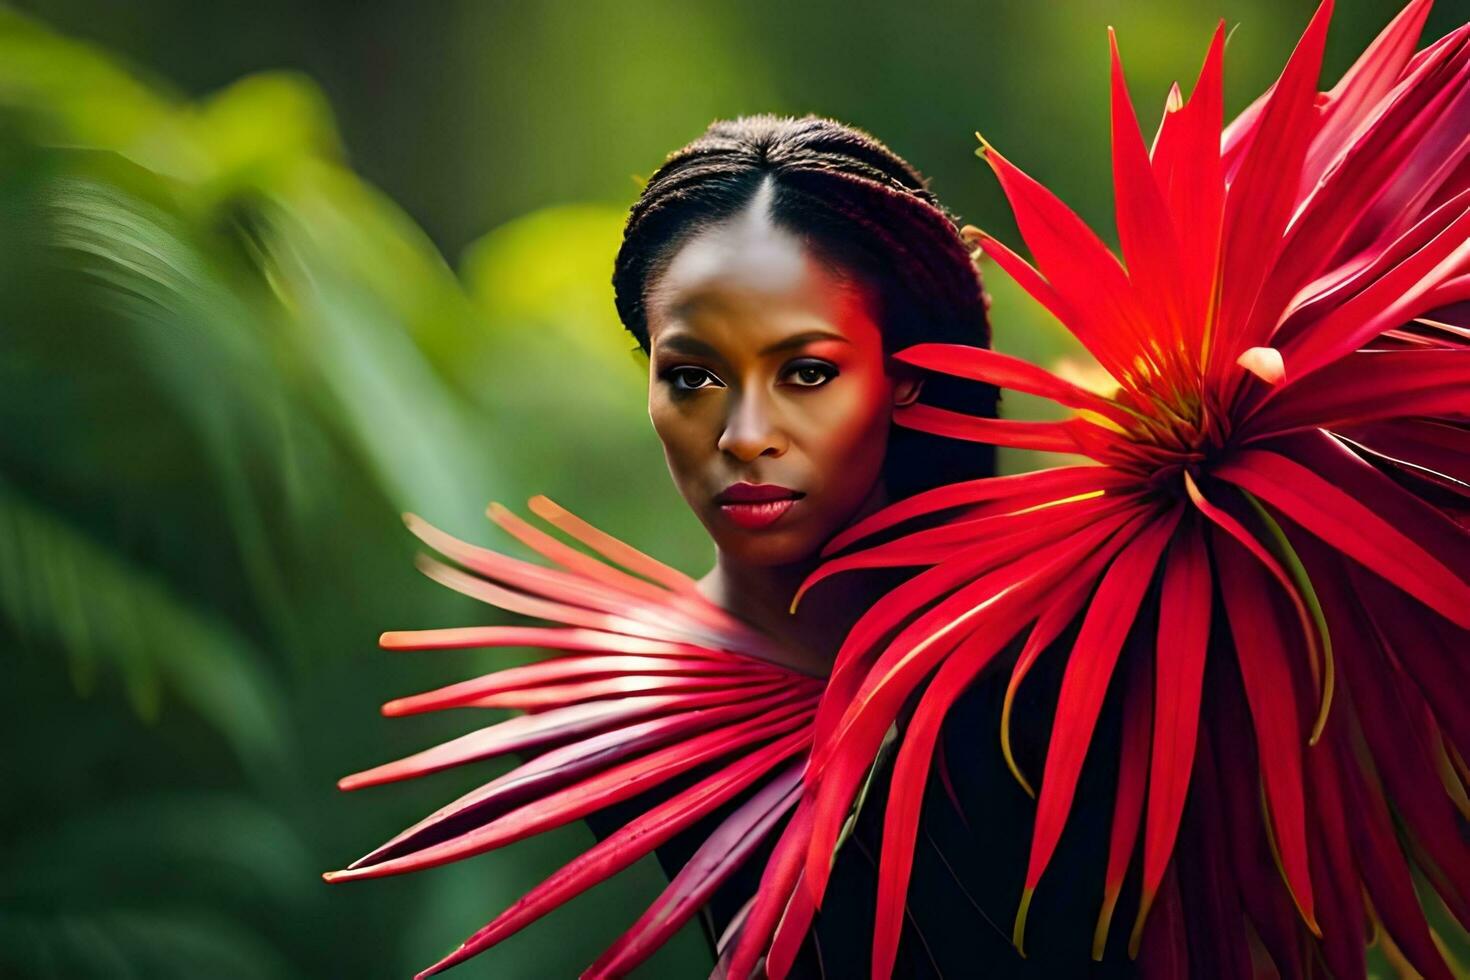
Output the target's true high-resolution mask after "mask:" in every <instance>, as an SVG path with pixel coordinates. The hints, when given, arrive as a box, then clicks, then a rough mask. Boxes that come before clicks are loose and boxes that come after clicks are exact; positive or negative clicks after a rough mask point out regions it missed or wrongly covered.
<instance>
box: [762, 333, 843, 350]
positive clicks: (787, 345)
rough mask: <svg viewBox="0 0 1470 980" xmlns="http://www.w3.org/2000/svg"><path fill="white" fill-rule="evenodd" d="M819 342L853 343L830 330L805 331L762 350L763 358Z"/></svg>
mask: <svg viewBox="0 0 1470 980" xmlns="http://www.w3.org/2000/svg"><path fill="white" fill-rule="evenodd" d="M818 340H837V341H841V342H842V343H844V344H851V343H852V341H850V340H848V339H847V338H846V337H844V336H842V334H840V333H833V332H831V331H830V330H805V331H803V332H801V333H798V334H792V335H791V336H790V337H787V338H786V339H784V340H778V341H776V342H775V343H774V344H771V345H770V346H768V347H764V348H762V349H761V356H762V357H764V356H765V355H767V354H776V353H779V352H781V351H788V350H794V349H795V348H797V347H804V346H806V345H807V344H810V343H814V342H816V341H818Z"/></svg>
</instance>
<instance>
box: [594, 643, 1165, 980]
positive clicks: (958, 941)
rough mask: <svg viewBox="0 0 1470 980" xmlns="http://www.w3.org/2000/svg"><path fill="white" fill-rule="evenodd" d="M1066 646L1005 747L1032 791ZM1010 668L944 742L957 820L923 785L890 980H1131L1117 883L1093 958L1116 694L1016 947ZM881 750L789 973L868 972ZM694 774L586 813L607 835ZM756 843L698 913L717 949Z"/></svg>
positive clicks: (953, 724)
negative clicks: (1020, 946) (1113, 906)
mask: <svg viewBox="0 0 1470 980" xmlns="http://www.w3.org/2000/svg"><path fill="white" fill-rule="evenodd" d="M1065 660H1066V657H1065V652H1064V651H1051V652H1050V653H1048V654H1046V655H1044V656H1043V657H1042V658H1041V660H1040V661H1039V662H1038V663H1037V665H1036V667H1035V669H1034V670H1033V672H1032V674H1031V675H1030V676H1029V677H1028V678H1027V680H1026V682H1025V683H1024V684H1023V685H1022V687H1021V689H1020V692H1019V694H1018V697H1017V704H1016V708H1015V711H1014V713H1013V720H1014V722H1015V724H1016V729H1015V733H1014V737H1013V745H1014V746H1015V747H1016V752H1017V758H1018V761H1019V762H1020V764H1021V765H1022V767H1023V770H1024V771H1025V772H1026V774H1027V776H1028V777H1029V778H1030V780H1031V782H1032V784H1033V785H1039V784H1040V781H1041V773H1042V760H1043V759H1044V758H1045V748H1046V737H1047V728H1046V725H1045V722H1046V721H1047V720H1049V719H1050V718H1051V714H1052V710H1053V707H1054V705H1055V702H1056V692H1057V688H1058V686H1059V683H1060V675H1061V668H1062V667H1063V666H1064V663H1065ZM1008 676H1009V670H1008V669H1004V668H1003V669H1000V670H993V671H992V672H991V673H990V674H989V676H986V677H983V678H982V679H981V680H980V681H979V682H978V683H976V684H975V685H973V686H972V687H971V688H970V689H969V690H968V691H967V692H966V693H965V694H964V695H963V696H962V697H961V698H960V699H959V700H958V701H956V703H955V705H954V707H953V708H952V710H951V712H950V714H949V716H948V717H947V719H946V721H945V725H944V728H943V731H942V744H943V747H944V754H945V757H946V759H947V762H948V769H949V773H950V778H951V782H952V785H953V787H954V791H955V796H956V798H957V800H958V802H959V805H960V807H961V808H962V809H963V811H964V812H963V814H961V813H960V812H959V811H958V810H957V809H956V807H955V804H954V802H953V801H952V800H951V799H950V797H949V794H948V793H946V792H945V790H944V787H943V784H942V782H941V780H940V779H939V778H938V776H937V775H936V774H935V772H934V770H933V769H932V768H931V774H930V779H929V784H928V787H927V789H926V791H925V798H924V806H923V811H922V815H921V818H920V824H919V833H918V836H917V840H916V842H915V851H914V865H913V876H912V879H911V881H910V885H909V900H908V915H907V917H906V922H905V926H904V931H903V934H902V937H901V939H900V943H899V949H898V959H897V963H896V965H895V968H894V974H893V975H894V976H895V977H899V978H936V977H944V978H950V980H953V978H956V977H973V976H985V977H993V978H1009V977H1028V978H1030V977H1126V976H1133V975H1134V974H1135V970H1134V969H1133V965H1132V964H1131V963H1130V962H1129V961H1128V959H1127V957H1126V952H1125V947H1126V945H1127V932H1128V929H1129V928H1130V927H1131V925H1132V912H1133V910H1134V909H1135V908H1136V907H1137V904H1136V903H1137V899H1136V895H1137V886H1136V884H1133V883H1132V882H1130V883H1129V884H1130V885H1131V886H1132V887H1131V888H1130V887H1125V888H1124V891H1123V895H1122V898H1121V900H1120V901H1119V903H1118V910H1117V912H1116V914H1115V916H1114V921H1113V930H1112V934H1111V939H1110V942H1109V944H1108V951H1107V952H1108V955H1107V957H1106V958H1105V961H1104V962H1103V963H1094V962H1093V961H1092V958H1091V948H1092V934H1093V929H1094V926H1095V924H1096V922H1097V914H1098V910H1099V907H1100V906H1101V903H1102V890H1103V874H1104V870H1105V868H1106V864H1107V850H1108V837H1109V828H1110V825H1111V822H1112V801H1113V797H1114V787H1115V785H1116V781H1117V746H1118V738H1117V728H1118V724H1117V723H1118V719H1117V715H1118V706H1117V705H1116V704H1115V703H1113V702H1115V701H1116V699H1115V698H1110V699H1109V703H1108V704H1107V705H1105V707H1104V712H1103V716H1102V718H1100V720H1099V724H1098V728H1097V734H1096V736H1095V738H1094V741H1093V746H1092V748H1091V750H1090V751H1089V753H1088V760H1087V764H1086V766H1085V767H1084V770H1083V774H1082V778H1081V780H1080V782H1079V785H1078V789H1077V795H1076V800H1075V802H1074V804H1073V808H1072V812H1071V816H1070V817H1069V819H1068V821H1067V826H1066V830H1065V831H1064V832H1063V835H1062V838H1061V842H1060V845H1059V846H1058V849H1057V852H1056V855H1055V857H1054V858H1053V860H1052V862H1051V864H1050V866H1049V868H1048V870H1047V872H1046V874H1045V875H1044V876H1043V877H1042V879H1041V883H1040V885H1039V886H1038V888H1037V891H1036V896H1035V898H1034V900H1033V902H1032V906H1031V912H1030V916H1029V919H1028V923H1029V924H1028V927H1027V933H1026V951H1027V957H1026V958H1024V959H1023V958H1022V957H1021V956H1020V955H1019V954H1018V953H1017V952H1016V950H1015V949H1014V947H1013V946H1012V945H1011V939H1010V936H1011V928H1012V925H1013V923H1014V921H1015V914H1016V909H1017V905H1018V902H1019V900H1020V897H1021V890H1022V886H1023V884H1024V880H1025V872H1026V864H1027V860H1028V856H1029V852H1030V843H1031V828H1032V819H1033V816H1034V812H1035V803H1034V801H1033V800H1032V799H1031V798H1030V797H1029V796H1028V795H1027V794H1026V793H1025V791H1024V790H1022V789H1021V787H1020V785H1019V784H1018V783H1017V782H1016V780H1015V778H1014V777H1013V776H1012V775H1011V773H1010V770H1009V769H1008V768H1007V767H1006V765H1005V760H1004V758H1003V756H1002V755H1001V751H1000V735H999V733H1000V712H1001V704H1002V700H1003V696H1004V693H1005V687H1006V682H1007V680H1008ZM892 756H893V753H891V752H890V753H889V756H888V759H887V760H886V761H885V765H884V767H883V769H882V770H881V771H880V773H879V776H878V778H877V779H875V780H874V782H873V788H872V791H871V792H870V793H869V795H868V798H867V801H866V803H865V804H864V806H863V810H862V812H861V814H860V815H859V818H858V823H857V827H856V830H855V832H854V834H853V836H852V838H850V839H849V840H848V842H847V843H846V844H844V845H843V847H842V849H841V850H840V851H839V853H838V857H837V863H836V865H835V867H834V869H833V875H832V880H831V884H830V885H829V887H828V890H827V895H826V898H825V899H824V903H823V906H822V908H821V910H820V911H819V912H818V914H817V917H816V920H815V922H814V924H813V927H812V930H811V932H810V934H809V935H808V937H807V940H806V943H805V945H804V947H803V949H802V951H801V953H800V955H799V956H798V959H797V962H796V965H795V967H794V969H793V970H792V976H793V978H802V980H808V978H833V980H839V978H840V980H847V978H862V977H867V976H868V975H869V972H870V968H869V964H870V959H871V953H872V926H873V913H874V907H875V896H876V891H877V889H876V883H877V862H878V855H879V852H880V847H881V844H880V841H881V839H882V827H883V811H884V807H885V806H886V802H887V798H888V793H887V787H888V779H889V777H890V776H891V772H892ZM708 771H709V770H704V771H701V772H698V773H694V774H691V775H690V776H688V777H687V778H686V779H685V780H682V781H680V782H679V784H678V785H677V787H676V786H665V787H661V788H660V789H659V790H657V791H655V792H653V793H649V794H645V795H644V796H642V797H638V798H635V799H633V800H630V801H627V802H626V803H624V804H621V805H619V806H616V807H612V808H609V809H607V810H603V811H601V812H600V813H597V814H594V815H592V816H591V817H589V818H588V823H589V824H590V825H591V826H592V829H593V832H594V833H595V834H597V836H598V837H599V838H602V837H605V836H607V835H608V834H610V833H612V832H613V831H614V830H616V829H617V828H618V827H620V826H621V825H622V824H623V823H625V822H626V820H627V819H628V818H629V817H631V816H633V815H635V814H637V813H640V812H642V811H643V810H645V809H647V808H648V807H650V806H652V805H654V804H655V803H657V802H658V801H659V800H661V799H665V798H667V797H668V796H669V795H670V794H671V793H673V792H675V791H676V789H677V788H681V787H683V786H687V785H691V784H692V783H693V782H694V781H695V780H697V779H698V778H699V777H700V776H703V775H705V774H706V773H707V772H708ZM737 804H738V800H737V801H735V802H732V803H731V804H729V805H727V806H726V807H725V808H722V809H721V810H719V811H717V812H715V813H713V814H711V815H710V816H709V817H707V818H706V819H705V820H703V821H701V822H700V823H698V824H696V825H695V826H694V827H692V828H690V830H688V831H686V832H685V833H683V834H681V835H679V836H677V837H675V838H674V839H672V840H670V841H669V842H668V843H667V844H665V846H664V847H662V848H660V849H659V850H658V851H657V856H658V859H659V862H660V864H661V865H662V866H663V868H664V871H665V873H666V874H668V875H669V876H670V877H672V876H673V875H674V874H676V873H677V872H678V871H679V869H680V868H682V867H683V865H684V863H685V862H686V861H687V860H688V859H689V857H690V856H691V855H692V854H693V853H694V851H695V849H696V848H697V847H698V846H699V844H700V843H701V842H702V841H703V840H704V839H705V838H706V837H707V836H708V835H709V833H710V832H711V831H712V830H713V829H714V828H715V827H716V826H718V824H719V821H720V820H722V819H723V818H724V817H725V816H726V815H728V814H729V813H730V812H731V811H732V810H733V809H734V807H735V806H736V805H737ZM775 836H776V835H775V834H773V835H772V838H771V841H770V843H768V844H767V845H766V846H765V847H763V848H762V849H761V850H759V851H757V852H756V853H755V854H754V855H753V856H752V857H751V858H750V859H749V860H748V861H747V862H746V865H745V866H744V867H743V868H741V869H740V871H738V872H737V873H736V874H734V875H733V876H732V877H731V878H730V879H729V880H728V881H727V882H726V883H725V884H724V885H723V886H722V887H721V888H720V889H719V890H718V891H717V892H716V893H715V895H714V897H713V899H712V900H711V902H710V904H709V906H708V907H707V909H706V911H705V913H704V915H703V916H702V921H703V924H704V929H705V934H706V936H707V937H708V939H709V942H710V948H711V950H713V949H714V944H715V942H716V940H717V939H718V937H719V935H720V934H721V933H722V932H723V931H724V929H725V926H726V925H727V924H728V923H729V922H730V920H731V918H732V917H733V916H734V915H735V913H736V912H737V911H738V910H739V909H740V907H741V906H742V905H743V904H744V903H745V901H746V900H747V899H748V898H749V897H750V896H751V895H752V894H754V892H755V889H756V887H757V885H758V884H759V881H760V875H761V871H762V870H763V869H764V867H765V861H766V858H767V857H768V856H769V854H770V846H771V845H772V844H774V840H775Z"/></svg>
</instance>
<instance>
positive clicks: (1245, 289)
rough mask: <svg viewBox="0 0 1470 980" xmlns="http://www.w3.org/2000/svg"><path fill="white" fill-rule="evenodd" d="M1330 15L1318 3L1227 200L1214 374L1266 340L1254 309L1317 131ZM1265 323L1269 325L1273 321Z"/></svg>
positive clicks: (1326, 0)
mask: <svg viewBox="0 0 1470 980" xmlns="http://www.w3.org/2000/svg"><path fill="white" fill-rule="evenodd" d="M1331 16H1332V0H1323V3H1322V5H1321V6H1320V7H1318V8H1317V12H1316V14H1315V15H1314V16H1313V17H1312V22H1311V23H1310V24H1309V25H1308V26H1307V30H1306V32H1305V33H1304V34H1303V35H1302V38H1301V40H1300V41H1299V42H1298V43H1297V46H1296V50H1294V51H1293V52H1292V55H1291V59H1290V60H1289V61H1288V62H1287V64H1286V68H1285V70H1283V71H1282V73H1281V77H1280V78H1279V79H1278V80H1277V82H1276V84H1275V86H1273V88H1272V91H1271V95H1270V97H1269V98H1268V100H1267V102H1266V104H1265V106H1264V107H1263V108H1262V110H1261V115H1260V121H1259V123H1258V124H1257V125H1256V127H1255V132H1254V134H1253V135H1252V137H1251V139H1250V144H1249V146H1248V147H1247V148H1246V150H1245V153H1244V156H1243V158H1242V159H1241V162H1240V168H1239V171H1238V172H1237V173H1236V175H1235V179H1234V180H1233V181H1232V182H1231V184H1230V189H1229V191H1228V193H1227V195H1226V198H1225V221H1224V226H1223V227H1224V232H1223V241H1222V243H1221V255H1220V262H1221V271H1220V281H1221V283H1223V284H1224V289H1223V291H1222V294H1221V297H1220V311H1219V316H1218V318H1217V319H1216V321H1215V332H1214V335H1213V337H1212V339H1211V353H1210V365H1211V368H1212V373H1214V374H1215V375H1216V376H1220V372H1221V371H1222V370H1223V366H1224V365H1230V364H1233V363H1234V362H1235V356H1236V355H1237V354H1239V353H1240V352H1241V351H1242V350H1244V349H1245V348H1247V347H1258V346H1261V345H1262V344H1263V343H1265V341H1266V339H1267V338H1266V336H1263V335H1261V331H1260V330H1259V329H1253V328H1252V326H1251V325H1252V323H1253V322H1254V321H1255V320H1256V319H1257V317H1256V314H1255V313H1254V312H1253V311H1254V308H1255V306H1256V298H1257V296H1258V294H1259V293H1260V291H1261V287H1262V285H1263V284H1264V283H1265V282H1266V279H1267V276H1268V273H1269V272H1270V271H1271V268H1272V265H1273V264H1274V263H1275V262H1276V258H1277V254H1278V252H1279V251H1280V248H1281V241H1282V232H1283V231H1284V230H1285V228H1286V224H1287V221H1288V219H1289V218H1290V217H1291V212H1292V209H1293V207H1294V206H1295V204H1296V190H1297V176H1298V174H1299V173H1300V170H1301V165H1302V160H1303V158H1304V157H1305V156H1306V152H1307V145H1308V143H1309V142H1310V141H1311V139H1312V135H1313V134H1314V133H1315V131H1316V128H1317V127H1316V118H1315V110H1314V108H1313V101H1314V100H1315V98H1316V95H1317V75H1318V72H1319V71H1320V69H1321V64H1322V47H1323V44H1324V42H1325V40H1326V37H1327V23H1328V21H1329V20H1330V18H1331ZM1263 319H1264V318H1263ZM1266 326H1267V328H1269V327H1274V326H1275V320H1274V319H1270V322H1269V323H1267V324H1266Z"/></svg>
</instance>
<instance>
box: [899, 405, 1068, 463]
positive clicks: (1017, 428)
mask: <svg viewBox="0 0 1470 980" xmlns="http://www.w3.org/2000/svg"><path fill="white" fill-rule="evenodd" d="M893 421H895V422H897V423H898V424H899V425H901V426H903V427H904V428H906V429H917V430H919V431H920V432H928V433H930V434H931V435H936V436H945V437H947V438H950V439H963V440H966V441H967V442H988V443H990V444H991V445H993V446H1010V447H1012V448H1015V449H1037V450H1041V451H1043V452H1053V453H1075V452H1078V451H1079V450H1078V445H1077V440H1076V439H1075V438H1074V437H1073V436H1072V432H1071V430H1072V429H1074V428H1076V427H1077V425H1078V424H1079V423H1080V422H1081V420H1080V419H1069V420H1068V421H1065V422H1017V421H1014V420H1012V419H991V418H980V417H977V416H974V415H966V414H965V413H963V412H952V411H950V410H949V409H947V408H937V407H935V406H934V405H925V404H924V403H922V402H918V403H915V404H913V405H905V406H903V407H901V408H898V409H896V410H895V411H894V413H893ZM1081 424H1086V423H1081Z"/></svg>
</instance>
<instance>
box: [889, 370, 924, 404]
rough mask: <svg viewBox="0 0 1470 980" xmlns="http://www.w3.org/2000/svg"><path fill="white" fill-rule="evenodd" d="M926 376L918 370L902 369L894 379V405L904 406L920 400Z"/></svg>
mask: <svg viewBox="0 0 1470 980" xmlns="http://www.w3.org/2000/svg"><path fill="white" fill-rule="evenodd" d="M923 388H924V376H923V375H922V374H919V373H918V372H917V371H902V372H900V373H899V374H898V376H897V377H895V378H894V379H893V407H894V408H902V407H903V406H905V405H912V404H913V403H914V402H916V401H918V400H919V392H921V391H922V390H923Z"/></svg>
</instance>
